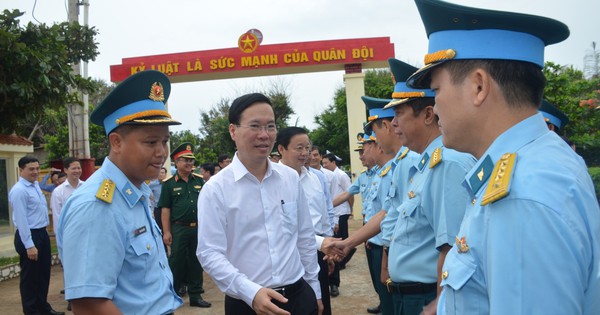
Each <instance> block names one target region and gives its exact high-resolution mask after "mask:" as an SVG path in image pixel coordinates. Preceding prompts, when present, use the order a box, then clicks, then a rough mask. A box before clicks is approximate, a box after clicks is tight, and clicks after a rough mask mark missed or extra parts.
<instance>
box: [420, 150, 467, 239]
mask: <svg viewBox="0 0 600 315" xmlns="http://www.w3.org/2000/svg"><path fill="white" fill-rule="evenodd" d="M431 171H432V172H433V174H432V176H431V177H430V182H429V184H430V194H429V196H428V200H426V201H425V202H427V203H428V204H425V205H423V209H424V210H425V211H426V216H427V220H428V221H429V224H430V225H431V226H432V227H433V230H434V233H435V247H436V248H439V247H440V246H442V245H444V244H449V245H452V244H454V242H455V238H456V235H458V231H459V229H460V224H461V222H462V219H463V217H464V214H465V209H466V207H467V204H468V203H469V201H470V199H469V194H468V192H467V190H466V189H465V188H464V187H463V186H462V182H463V181H464V179H465V175H466V173H467V170H466V169H464V168H463V167H462V166H461V165H460V164H458V163H455V162H452V161H443V162H442V164H440V165H438V166H436V167H435V168H434V169H433V170H431Z"/></svg>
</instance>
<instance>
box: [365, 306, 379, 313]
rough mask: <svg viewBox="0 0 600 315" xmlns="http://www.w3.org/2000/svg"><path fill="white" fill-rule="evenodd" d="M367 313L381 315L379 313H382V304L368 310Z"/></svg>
mask: <svg viewBox="0 0 600 315" xmlns="http://www.w3.org/2000/svg"><path fill="white" fill-rule="evenodd" d="M367 313H371V314H379V313H381V304H380V305H377V306H375V307H369V308H367Z"/></svg>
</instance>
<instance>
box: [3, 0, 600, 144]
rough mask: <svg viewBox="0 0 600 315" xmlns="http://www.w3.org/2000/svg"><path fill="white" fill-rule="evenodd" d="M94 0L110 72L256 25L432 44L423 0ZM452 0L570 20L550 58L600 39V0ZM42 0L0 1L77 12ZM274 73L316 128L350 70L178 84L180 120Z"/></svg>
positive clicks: (295, 36) (405, 54)
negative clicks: (419, 1)
mask: <svg viewBox="0 0 600 315" xmlns="http://www.w3.org/2000/svg"><path fill="white" fill-rule="evenodd" d="M89 1H90V8H89V24H90V26H94V27H96V29H97V30H98V31H99V33H100V34H99V35H98V37H97V41H98V42H99V51H100V55H99V56H98V58H97V59H96V61H94V62H92V63H90V65H89V75H90V76H91V77H93V78H99V79H103V80H105V81H107V82H108V81H109V80H110V71H109V66H110V65H115V64H121V59H122V58H127V57H137V56H148V55H157V54H166V53H177V52H186V51H201V50H211V49H219V48H232V47H237V39H238V37H239V36H240V35H241V34H243V33H245V32H246V31H247V30H249V29H252V28H256V29H259V30H260V31H261V32H262V33H263V36H264V39H263V42H262V44H280V43H294V42H303V41H318V40H330V39H349V38H364V37H386V36H387V37H390V38H391V42H392V43H394V44H395V54H396V55H395V57H396V58H397V59H400V60H403V61H405V62H408V63H410V64H413V65H415V66H422V64H423V61H422V60H423V56H424V54H425V53H426V51H427V38H426V35H425V31H424V28H423V25H422V22H421V19H420V17H419V15H418V12H417V8H416V6H415V4H414V1H413V0H396V1H392V0H382V1H375V0H371V1H367V0H363V1H359V0H343V1H342V0H331V1H323V0H321V1H313V0H305V1H283V0H280V1H274V0H273V1H264V0H259V1H257V0H255V1H242V0H236V1H226V0H221V1H198V0H171V1H156V0H144V1H123V0H121V1H116V0H101V1H100V0H89ZM451 2H456V3H458V4H462V5H467V6H474V7H480V8H488V9H498V10H507V11H514V12H520V13H528V14H536V15H542V16H547V17H550V18H554V19H557V20H559V21H561V22H563V23H565V24H567V25H568V26H569V28H570V30H571V36H570V37H569V38H568V39H567V40H566V41H564V42H562V43H559V44H555V45H552V46H549V47H548V48H546V56H545V60H546V61H553V62H556V63H559V64H561V65H572V66H574V67H575V68H578V69H583V57H584V55H585V54H586V52H587V51H588V50H589V49H590V48H591V43H592V42H593V41H596V42H600V18H599V12H600V1H598V0H572V1H564V0H503V1H498V0H459V1H451ZM34 3H35V1H34V0H2V1H0V8H2V9H19V10H21V11H25V12H26V14H25V15H24V17H22V19H21V23H22V25H24V23H25V22H28V21H33V16H35V19H37V20H38V21H39V22H42V23H47V24H52V23H53V22H61V21H64V20H66V19H67V11H66V10H67V9H66V6H67V0H38V1H37V4H35V10H34ZM32 13H33V15H32ZM80 21H81V22H83V9H82V10H81V12H80ZM390 57H393V56H390ZM273 81H277V82H284V83H285V84H287V85H288V87H289V88H288V91H289V93H290V94H291V101H292V107H293V108H294V110H295V111H296V113H297V116H296V117H293V119H292V120H291V121H290V123H292V124H293V123H294V122H295V121H296V119H298V122H299V125H301V126H307V127H309V128H314V127H315V125H314V122H313V119H314V116H316V115H318V114H319V113H320V112H322V111H323V109H325V108H326V107H327V106H328V105H329V104H331V103H332V100H333V93H334V91H335V89H336V88H338V87H341V86H342V85H343V71H335V72H320V73H308V74H295V75H284V76H278V77H264V78H250V79H248V78H244V79H231V80H218V81H202V82H191V83H177V84H174V85H173V88H172V92H171V97H170V99H169V111H170V112H171V114H172V115H173V118H175V119H177V120H179V121H181V122H182V123H183V125H181V126H175V127H173V128H172V129H173V130H186V129H189V130H191V131H192V132H194V133H198V128H199V125H200V123H199V121H200V118H199V117H200V111H201V110H208V109H210V108H211V107H212V106H213V105H214V104H216V103H217V102H218V101H219V100H220V99H222V98H229V99H233V98H235V97H237V96H239V95H240V94H242V93H245V92H251V91H256V90H265V89H267V88H268V87H269V86H270V83H271V82H273Z"/></svg>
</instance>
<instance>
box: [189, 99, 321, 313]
mask: <svg viewBox="0 0 600 315" xmlns="http://www.w3.org/2000/svg"><path fill="white" fill-rule="evenodd" d="M229 123H230V124H229V133H230V135H231V138H232V139H233V141H235V144H236V146H237V149H238V151H237V152H236V154H235V156H234V158H233V161H232V162H231V164H230V165H229V167H227V168H225V169H223V170H221V171H220V172H219V173H217V174H216V175H215V176H214V177H212V178H211V180H210V181H208V182H207V183H206V184H205V185H204V187H203V189H202V191H201V192H200V197H199V199H198V224H199V225H198V249H197V252H196V254H197V256H198V259H199V260H200V263H201V264H202V266H204V270H205V271H206V272H207V273H208V274H209V275H210V276H211V277H212V278H213V280H214V281H215V283H216V284H217V286H218V287H219V289H220V290H221V291H223V292H224V293H225V294H226V297H225V314H226V315H233V314H236V315H244V314H282V315H283V314H300V315H302V314H321V312H322V310H323V304H322V302H321V289H320V286H319V281H318V279H317V275H318V272H319V265H318V263H317V253H316V249H317V246H316V242H315V237H314V235H315V230H314V227H313V225H312V222H311V216H310V212H309V210H308V205H307V201H306V197H305V195H304V192H303V190H302V186H301V185H300V179H299V176H298V173H297V172H294V170H292V169H290V168H289V167H286V166H284V165H280V164H275V163H272V162H270V161H269V159H268V156H269V154H270V153H271V151H272V149H273V145H274V143H275V137H276V134H277V127H276V125H275V114H274V112H273V108H272V105H271V101H270V100H269V98H267V97H266V96H264V95H262V94H258V93H252V94H247V95H243V96H241V97H239V98H237V99H235V100H234V101H233V103H232V105H231V107H230V109H229Z"/></svg>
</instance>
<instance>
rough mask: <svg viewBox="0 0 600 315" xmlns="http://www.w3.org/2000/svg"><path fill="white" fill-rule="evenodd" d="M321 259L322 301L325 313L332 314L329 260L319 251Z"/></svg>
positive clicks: (326, 314)
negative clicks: (324, 258)
mask: <svg viewBox="0 0 600 315" xmlns="http://www.w3.org/2000/svg"><path fill="white" fill-rule="evenodd" d="M317 257H318V258H317V259H318V260H319V268H321V270H319V284H320V285H321V301H322V302H323V315H331V296H330V295H329V272H328V271H329V266H328V265H327V261H325V260H323V257H325V254H323V252H321V251H317Z"/></svg>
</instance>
